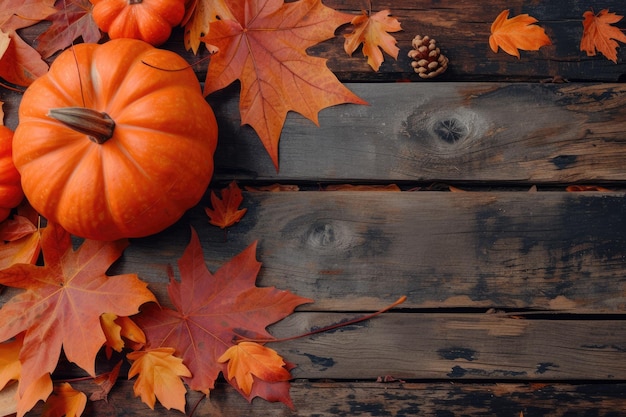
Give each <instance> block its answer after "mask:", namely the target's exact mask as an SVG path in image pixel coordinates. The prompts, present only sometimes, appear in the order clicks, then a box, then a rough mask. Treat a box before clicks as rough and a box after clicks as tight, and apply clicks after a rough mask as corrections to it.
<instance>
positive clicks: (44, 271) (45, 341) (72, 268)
mask: <svg viewBox="0 0 626 417" xmlns="http://www.w3.org/2000/svg"><path fill="white" fill-rule="evenodd" d="M126 246H127V242H126V241H125V240H119V241H115V242H99V241H94V240H85V241H84V242H83V244H82V245H81V246H80V247H79V248H78V249H77V250H76V251H74V250H73V248H72V241H71V238H70V235H69V234H68V233H67V232H66V231H65V230H63V229H61V228H60V227H59V226H57V225H55V224H51V223H49V224H48V226H47V227H46V228H45V229H43V232H42V237H41V248H42V252H43V255H44V256H43V257H44V266H36V265H30V264H16V265H13V266H11V267H9V268H7V269H4V270H2V271H0V284H3V285H7V286H11V287H17V288H22V289H24V290H25V291H23V292H21V293H19V294H17V295H15V296H14V297H13V298H11V299H10V300H9V301H7V302H6V303H5V304H4V305H3V306H2V308H1V309H0V341H5V340H8V339H10V338H11V337H13V336H15V335H17V334H19V333H21V332H23V331H25V332H26V334H25V336H24V344H23V346H22V349H21V351H20V361H21V362H22V374H21V377H20V389H19V393H20V396H22V395H23V394H24V393H25V392H26V390H27V389H28V387H29V386H30V385H32V384H33V383H35V382H36V381H37V380H38V379H39V378H41V377H42V376H44V375H48V374H49V373H51V372H52V371H53V370H54V369H55V367H56V365H57V362H58V359H59V355H60V353H61V348H63V350H64V352H65V355H66V356H67V358H68V359H69V360H70V361H72V362H74V363H76V364H77V365H78V366H80V367H81V368H83V369H84V370H85V371H87V372H88V373H89V374H90V375H94V374H95V369H94V365H95V364H94V362H95V357H96V354H97V353H98V350H99V349H100V348H101V347H102V345H103V344H104V342H105V340H106V339H105V336H104V333H103V332H102V328H101V326H100V316H101V315H102V314H103V313H105V312H109V313H113V314H117V315H120V316H129V315H132V314H135V313H137V312H138V309H139V306H140V305H141V304H143V303H145V302H148V301H155V297H154V295H153V294H152V293H151V292H150V291H149V290H148V289H147V284H146V283H145V282H143V281H141V280H139V278H137V276H136V275H135V274H124V275H117V276H107V275H106V271H107V269H108V268H109V267H110V265H111V264H112V263H113V262H114V261H115V260H117V259H118V258H119V257H120V255H121V254H122V252H123V250H124V249H125V247H126ZM20 401H21V400H20ZM18 405H19V404H18Z"/></svg>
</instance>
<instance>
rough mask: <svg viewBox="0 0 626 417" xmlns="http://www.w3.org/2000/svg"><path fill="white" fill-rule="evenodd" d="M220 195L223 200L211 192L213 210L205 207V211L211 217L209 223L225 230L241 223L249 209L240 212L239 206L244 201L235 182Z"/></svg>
mask: <svg viewBox="0 0 626 417" xmlns="http://www.w3.org/2000/svg"><path fill="white" fill-rule="evenodd" d="M220 195H221V197H222V198H219V197H218V196H217V195H216V194H215V192H214V191H211V204H212V205H213V208H212V209H211V208H208V207H205V209H204V211H205V212H206V215H207V216H209V223H211V224H212V225H214V226H218V227H220V228H221V229H224V228H226V227H230V226H232V225H233V224H235V223H237V222H239V221H240V220H241V218H242V217H243V215H244V214H246V211H248V209H246V208H244V209H241V210H239V205H240V204H241V202H242V201H243V195H242V194H241V189H239V187H238V186H237V183H236V182H235V181H233V182H231V183H230V184H229V185H228V187H226V188H224V189H222V190H221V191H220Z"/></svg>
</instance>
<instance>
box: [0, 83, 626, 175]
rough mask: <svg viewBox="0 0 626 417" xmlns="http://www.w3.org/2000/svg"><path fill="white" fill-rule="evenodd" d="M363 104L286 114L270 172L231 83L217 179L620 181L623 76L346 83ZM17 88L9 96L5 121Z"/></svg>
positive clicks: (219, 98)
mask: <svg viewBox="0 0 626 417" xmlns="http://www.w3.org/2000/svg"><path fill="white" fill-rule="evenodd" d="M349 87H350V89H352V90H353V91H354V92H355V93H357V94H358V95H359V96H361V97H362V98H363V99H365V100H367V101H368V102H369V103H370V105H369V106H357V105H342V106H337V107H333V108H329V109H326V110H324V111H322V112H321V113H320V126H319V127H317V126H315V125H314V124H313V123H312V122H310V121H309V120H306V119H304V118H302V117H301V116H299V115H297V114H290V115H289V116H288V118H287V122H286V124H285V127H284V129H283V133H282V136H281V142H280V152H279V155H280V172H276V170H275V168H274V166H273V164H272V162H271V161H270V158H269V156H268V155H267V153H266V151H265V150H264V149H263V147H262V145H261V142H260V140H259V139H258V136H257V135H256V133H255V132H254V131H253V130H252V129H251V128H250V127H249V126H247V125H246V126H241V120H240V117H239V110H238V102H239V101H238V91H237V89H236V88H230V89H228V90H227V91H225V92H223V93H219V94H216V95H214V96H211V97H210V98H209V101H210V102H211V104H212V105H213V107H214V109H215V111H216V114H217V117H218V121H219V129H220V139H219V144H218V150H217V153H216V156H215V163H216V179H218V180H219V179H222V180H227V179H232V178H238V179H240V180H255V181H271V182H275V181H280V182H302V181H313V182H330V181H344V182H345V181H361V182H390V181H395V182H432V181H449V182H467V181H479V182H507V183H511V182H518V183H524V184H531V183H561V184H562V183H572V182H579V181H583V182H589V181H594V182H603V181H624V180H626V171H625V170H623V169H622V167H623V166H624V164H625V162H626V140H625V139H624V136H623V134H622V132H624V131H626V86H625V85H623V84H561V85H554V84H552V85H547V84H497V83H496V84H494V83H436V84H420V83H410V84H405V83H395V84H350V85H349ZM19 99H20V96H19V95H18V94H15V93H9V92H4V94H2V95H1V96H0V100H4V101H5V102H6V104H5V107H4V109H5V112H6V117H5V123H6V124H7V126H9V127H11V128H15V126H16V125H17V108H18V106H19Z"/></svg>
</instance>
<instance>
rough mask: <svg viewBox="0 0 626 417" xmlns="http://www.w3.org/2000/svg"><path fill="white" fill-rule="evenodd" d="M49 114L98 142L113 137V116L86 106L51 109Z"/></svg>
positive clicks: (101, 142) (100, 142)
mask: <svg viewBox="0 0 626 417" xmlns="http://www.w3.org/2000/svg"><path fill="white" fill-rule="evenodd" d="M48 116H49V117H52V118H53V119H56V120H58V121H59V122H61V123H63V124H64V125H65V126H67V127H69V128H71V129H74V130H75V131H77V132H80V133H84V134H85V135H87V136H89V139H91V140H92V141H94V142H96V143H98V144H103V143H104V142H106V141H107V140H109V139H111V138H112V137H113V130H115V121H114V120H113V119H111V116H109V115H108V114H106V113H105V112H99V111H97V110H94V109H88V108H86V107H61V108H58V109H50V110H49V111H48Z"/></svg>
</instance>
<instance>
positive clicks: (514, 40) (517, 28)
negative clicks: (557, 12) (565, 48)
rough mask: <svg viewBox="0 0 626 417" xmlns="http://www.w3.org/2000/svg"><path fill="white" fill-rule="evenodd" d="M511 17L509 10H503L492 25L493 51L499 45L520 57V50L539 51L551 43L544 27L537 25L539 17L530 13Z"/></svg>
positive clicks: (491, 45) (491, 43) (490, 44)
mask: <svg viewBox="0 0 626 417" xmlns="http://www.w3.org/2000/svg"><path fill="white" fill-rule="evenodd" d="M508 17H509V10H503V11H502V12H501V13H500V14H499V15H498V17H497V18H496V20H495V21H494V22H493V24H492V25H491V36H490V37H489V46H490V47H491V50H492V51H493V52H496V53H497V52H498V47H500V48H502V50H503V51H504V52H506V53H507V54H509V55H513V56H516V57H518V58H519V57H520V54H519V50H518V49H522V50H524V51H537V50H539V48H541V47H542V46H546V45H551V44H552V42H550V39H549V38H548V36H547V35H546V33H545V31H544V30H543V28H541V27H539V26H537V25H535V24H534V23H537V19H535V18H534V17H532V16H529V15H528V14H520V15H518V16H515V17H512V18H511V19H509V18H508Z"/></svg>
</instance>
